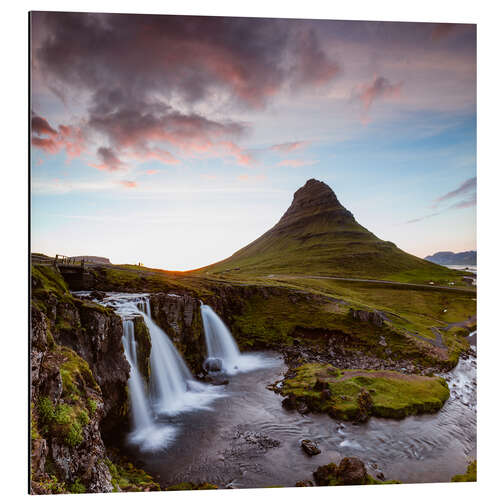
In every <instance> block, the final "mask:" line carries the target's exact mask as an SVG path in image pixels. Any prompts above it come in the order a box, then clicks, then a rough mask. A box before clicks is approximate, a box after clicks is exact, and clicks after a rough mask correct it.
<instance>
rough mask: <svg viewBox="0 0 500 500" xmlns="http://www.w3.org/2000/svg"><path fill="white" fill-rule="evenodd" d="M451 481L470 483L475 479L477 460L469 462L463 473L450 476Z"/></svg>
mask: <svg viewBox="0 0 500 500" xmlns="http://www.w3.org/2000/svg"><path fill="white" fill-rule="evenodd" d="M451 481H452V482H453V483H471V482H476V481H477V460H474V461H473V462H471V463H470V464H469V465H468V467H467V471H466V472H465V474H457V475H456V476H453V477H452V478H451Z"/></svg>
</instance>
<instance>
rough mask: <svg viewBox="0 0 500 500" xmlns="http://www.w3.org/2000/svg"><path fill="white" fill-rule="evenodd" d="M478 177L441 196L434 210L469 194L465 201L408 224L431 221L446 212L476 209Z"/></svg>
mask: <svg viewBox="0 0 500 500" xmlns="http://www.w3.org/2000/svg"><path fill="white" fill-rule="evenodd" d="M476 180H477V179H476V177H471V178H470V179H467V180H466V181H464V182H463V183H462V184H460V186H458V187H457V188H456V189H453V190H452V191H449V192H448V193H445V194H444V195H442V196H440V197H439V198H436V199H435V200H434V204H433V206H432V208H437V207H438V206H439V205H440V204H441V203H443V202H446V201H449V200H455V199H456V198H460V197H461V196H463V195H464V194H468V196H467V197H466V198H465V199H462V200H459V201H456V202H455V203H453V204H452V205H450V206H448V207H446V208H444V209H443V210H440V211H438V212H433V213H431V214H428V215H424V216H422V217H417V218H415V219H411V220H408V221H406V224H414V223H415V222H420V221H423V220H426V219H430V218H431V217H436V216H438V215H441V214H443V213H444V212H448V211H450V210H459V209H461V208H469V207H474V206H476V203H477V196H476Z"/></svg>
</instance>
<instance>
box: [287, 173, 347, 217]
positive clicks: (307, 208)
mask: <svg viewBox="0 0 500 500" xmlns="http://www.w3.org/2000/svg"><path fill="white" fill-rule="evenodd" d="M323 211H325V212H331V211H336V212H337V213H338V215H340V214H341V213H342V214H344V215H346V216H350V217H352V215H351V214H350V212H348V211H347V210H346V209H345V208H344V207H343V206H342V205H341V204H340V202H339V200H338V199H337V196H336V195H335V193H334V192H333V190H332V189H331V188H330V186H328V185H327V184H325V183H324V182H321V181H318V180H316V179H309V180H308V181H307V182H306V183H305V184H304V185H303V186H302V187H301V188H300V189H298V190H297V191H296V192H295V194H294V195H293V201H292V204H291V205H290V207H289V208H288V210H287V211H286V212H285V214H284V215H283V217H282V218H281V220H280V222H279V224H283V223H288V222H291V221H292V220H294V219H297V218H301V217H303V216H309V215H314V214H317V213H320V212H323Z"/></svg>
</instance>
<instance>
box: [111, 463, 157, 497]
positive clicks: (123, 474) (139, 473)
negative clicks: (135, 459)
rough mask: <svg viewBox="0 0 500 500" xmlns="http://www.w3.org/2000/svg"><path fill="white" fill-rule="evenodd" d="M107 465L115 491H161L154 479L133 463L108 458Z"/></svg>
mask: <svg viewBox="0 0 500 500" xmlns="http://www.w3.org/2000/svg"><path fill="white" fill-rule="evenodd" d="M105 464H106V465H107V466H108V469H109V472H110V473H111V483H112V485H113V491H115V492H116V491H159V490H160V486H159V485H158V483H156V482H155V481H154V480H153V478H152V477H151V476H150V475H149V474H147V473H146V472H144V471H143V470H142V469H139V468H137V467H135V466H134V465H133V464H132V463H130V462H126V461H125V460H122V459H119V458H116V459H115V460H114V461H111V460H110V459H109V458H106V460H105Z"/></svg>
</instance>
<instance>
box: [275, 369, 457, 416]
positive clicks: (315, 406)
mask: <svg viewBox="0 0 500 500" xmlns="http://www.w3.org/2000/svg"><path fill="white" fill-rule="evenodd" d="M281 392H282V394H283V395H284V396H286V397H287V399H286V400H285V403H284V405H285V406H286V407H288V408H293V407H298V406H300V405H305V406H306V407H307V408H308V409H309V410H310V411H314V412H325V413H328V414H329V415H330V416H331V417H333V418H339V419H342V420H358V421H363V420H366V419H367V418H369V417H370V416H377V417H386V418H397V419H401V418H404V417H407V416H408V415H416V414H421V413H433V412H436V411H438V410H439V409H440V408H441V407H442V406H443V404H444V403H445V401H446V400H447V399H448V397H449V395H450V391H449V389H448V386H447V384H446V381H445V380H444V379H442V378H440V377H423V376H419V375H402V374H401V373H398V372H393V371H385V370H384V371H378V370H339V369H338V368H335V367H333V366H332V365H322V364H318V363H309V364H305V365H302V366H300V367H299V368H297V369H296V375H295V376H294V377H293V378H289V379H287V380H285V382H284V384H283V389H282V391H281Z"/></svg>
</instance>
